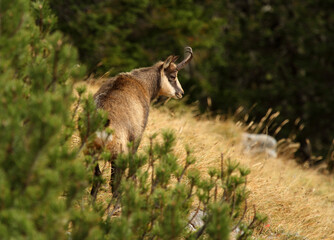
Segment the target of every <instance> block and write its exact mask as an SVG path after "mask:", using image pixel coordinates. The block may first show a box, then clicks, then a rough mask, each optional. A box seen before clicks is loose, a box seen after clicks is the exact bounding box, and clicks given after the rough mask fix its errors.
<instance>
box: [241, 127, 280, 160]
mask: <svg viewBox="0 0 334 240" xmlns="http://www.w3.org/2000/svg"><path fill="white" fill-rule="evenodd" d="M242 145H243V148H244V152H245V153H250V154H261V153H264V154H266V155H267V156H269V157H272V158H276V157H277V152H276V147H277V141H276V139H275V138H273V137H272V136H269V135H266V134H250V133H243V134H242Z"/></svg>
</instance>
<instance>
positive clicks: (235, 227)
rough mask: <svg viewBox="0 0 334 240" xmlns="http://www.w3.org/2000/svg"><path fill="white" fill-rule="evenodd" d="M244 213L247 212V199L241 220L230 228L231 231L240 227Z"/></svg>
mask: <svg viewBox="0 0 334 240" xmlns="http://www.w3.org/2000/svg"><path fill="white" fill-rule="evenodd" d="M246 212H247V199H246V200H245V210H244V212H243V214H242V216H241V218H240V219H239V221H238V223H237V224H236V225H235V226H234V227H233V228H232V231H234V230H235V229H237V227H238V226H239V225H240V223H241V221H242V220H243V219H244V218H245V215H246Z"/></svg>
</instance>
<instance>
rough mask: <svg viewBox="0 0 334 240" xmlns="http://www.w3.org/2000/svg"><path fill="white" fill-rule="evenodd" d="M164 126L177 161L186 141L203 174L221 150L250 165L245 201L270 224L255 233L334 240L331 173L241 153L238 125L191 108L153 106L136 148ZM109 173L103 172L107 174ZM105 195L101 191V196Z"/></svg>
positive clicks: (214, 161)
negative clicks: (175, 109)
mask: <svg viewBox="0 0 334 240" xmlns="http://www.w3.org/2000/svg"><path fill="white" fill-rule="evenodd" d="M97 88H98V87H97V86H96V85H95V86H91V87H89V90H90V92H94V91H96V90H97ZM162 129H172V130H174V132H175V133H176V136H177V141H176V146H175V153H176V154H177V155H178V156H179V157H180V161H181V162H180V163H181V164H182V161H183V159H184V157H185V150H184V146H185V145H186V144H187V145H189V146H190V147H191V148H192V149H193V150H194V152H193V154H194V156H195V157H196V158H197V163H196V164H195V166H194V167H196V168H198V169H199V170H200V171H201V172H202V174H203V175H204V174H206V173H207V170H208V169H209V168H210V167H217V168H218V167H219V166H220V161H219V157H220V153H221V152H222V153H224V156H225V158H231V159H233V160H236V161H238V162H240V163H241V164H242V165H244V166H247V167H248V168H250V169H251V174H250V175H249V178H248V188H249V190H250V192H251V193H250V201H249V204H248V205H249V206H251V205H253V204H255V205H256V208H257V210H258V211H259V212H261V213H264V214H266V215H267V216H268V225H267V226H266V227H265V229H264V231H263V232H262V234H258V235H257V237H262V238H265V239H302V238H301V237H297V236H298V235H299V236H303V237H306V238H307V239H315V240H318V239H328V240H329V239H334V191H333V190H334V182H333V177H328V176H325V175H322V174H319V173H317V171H315V170H311V169H302V168H301V167H300V166H297V165H296V164H295V162H294V161H293V160H292V159H283V158H278V159H266V157H265V156H249V155H244V154H243V153H242V151H241V145H240V141H239V140H240V135H241V133H242V131H243V129H242V128H241V127H237V126H236V124H235V123H234V122H233V121H231V120H224V121H220V120H196V119H195V118H194V116H193V114H191V113H190V111H185V112H182V113H178V112H177V113H172V112H171V111H168V110H166V109H165V108H160V109H157V108H153V107H152V109H151V112H150V116H149V122H148V126H147V128H146V131H145V134H144V137H143V140H142V142H141V146H140V149H139V151H142V149H143V148H144V147H145V146H147V145H148V137H147V136H149V135H151V134H153V133H155V132H160V131H161V130H162ZM108 172H109V171H108ZM108 175H109V174H108V173H106V177H107V176H108ZM107 196H108V195H107V194H100V196H99V200H102V201H103V198H106V197H107ZM109 197H110V196H109ZM249 209H251V207H249ZM249 214H251V210H250V213H249ZM289 234H291V237H289Z"/></svg>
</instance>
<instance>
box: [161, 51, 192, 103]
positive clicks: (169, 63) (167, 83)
mask: <svg viewBox="0 0 334 240" xmlns="http://www.w3.org/2000/svg"><path fill="white" fill-rule="evenodd" d="M185 54H188V56H186V57H185V58H184V60H183V61H182V62H180V63H178V64H176V63H175V62H176V60H177V59H178V56H173V55H171V56H169V57H168V58H167V59H166V60H165V61H164V62H163V65H162V68H161V72H160V74H161V89H160V91H159V95H163V96H166V97H172V98H175V99H180V98H182V96H183V94H184V91H183V89H182V86H181V84H180V82H179V80H178V78H177V73H178V71H179V70H181V69H182V68H184V67H185V65H186V64H188V63H189V62H190V60H191V59H192V57H193V51H192V49H191V47H186V48H185Z"/></svg>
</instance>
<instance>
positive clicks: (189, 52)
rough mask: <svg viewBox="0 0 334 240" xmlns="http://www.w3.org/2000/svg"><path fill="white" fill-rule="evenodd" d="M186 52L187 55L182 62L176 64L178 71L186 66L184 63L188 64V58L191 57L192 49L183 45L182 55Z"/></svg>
mask: <svg viewBox="0 0 334 240" xmlns="http://www.w3.org/2000/svg"><path fill="white" fill-rule="evenodd" d="M187 53H188V56H187V57H185V58H184V59H183V61H182V62H180V63H179V64H177V66H176V69H177V70H178V71H179V70H181V69H182V68H184V67H185V66H186V64H188V63H189V62H190V60H191V59H192V58H193V50H192V49H191V47H185V48H184V55H185V56H186V54H187Z"/></svg>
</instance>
